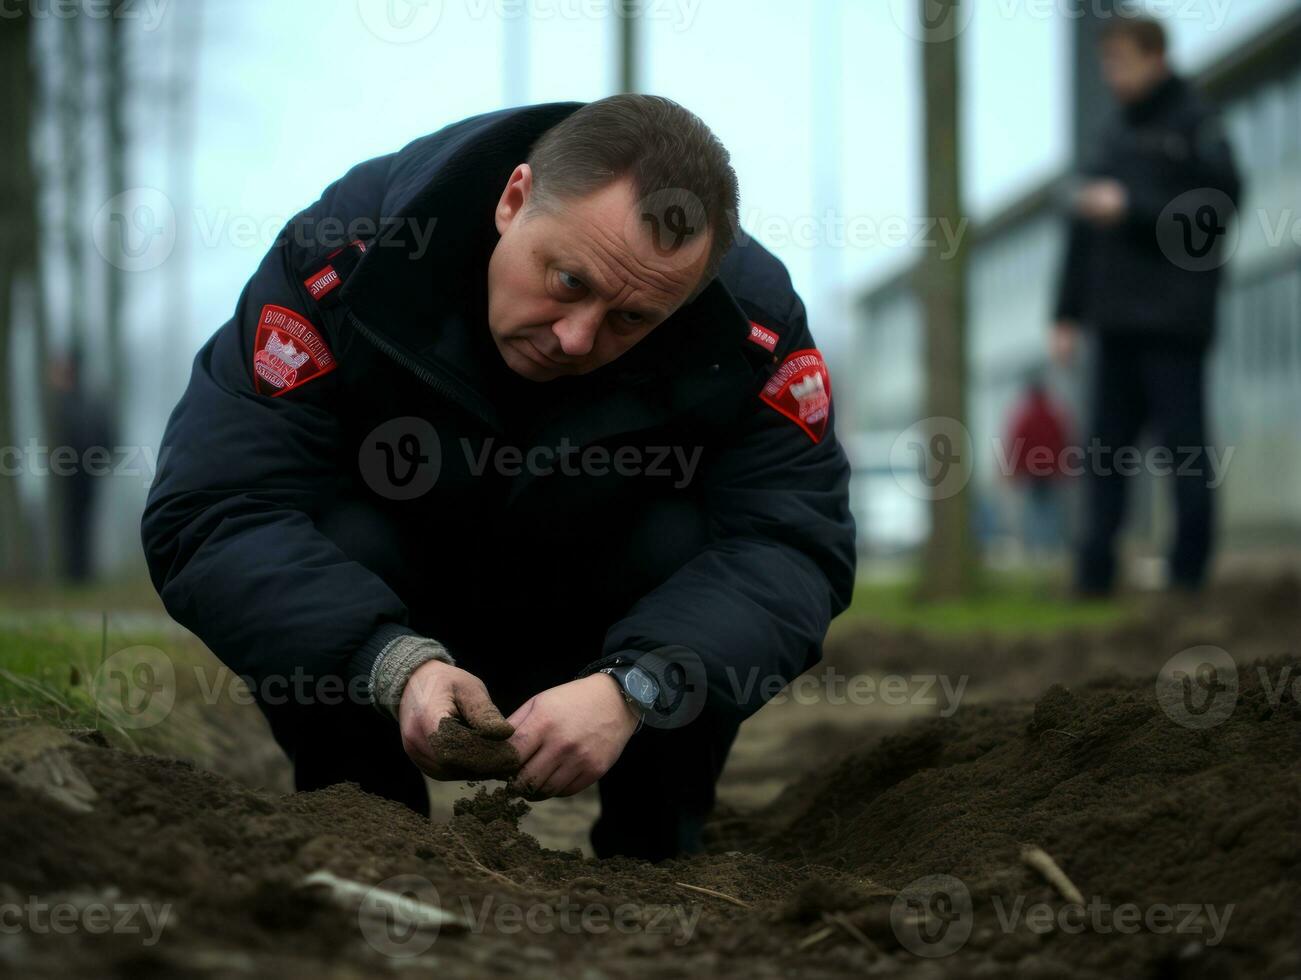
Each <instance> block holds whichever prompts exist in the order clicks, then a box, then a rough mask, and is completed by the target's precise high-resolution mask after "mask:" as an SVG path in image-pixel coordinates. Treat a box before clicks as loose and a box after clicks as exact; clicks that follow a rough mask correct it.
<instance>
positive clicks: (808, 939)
mask: <svg viewBox="0 0 1301 980" xmlns="http://www.w3.org/2000/svg"><path fill="white" fill-rule="evenodd" d="M835 931H836V930H835V929H833V928H832V927H831V926H823V927H822V928H821V929H818V930H816V931H814V932H811V933H809V934H808V935H807V936H805V937H804V938H803V939H801V940H800V941H799V942H798V943H796V944H795V949H796V950H797V951H798V950H802V949H808V948H809V947H810V946H816V945H817V944H818V943H820V942H822V940H824V939H826V938H827V937H828V936H830V935H831V934H832V933H833V932H835Z"/></svg>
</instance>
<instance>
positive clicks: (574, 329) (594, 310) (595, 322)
mask: <svg viewBox="0 0 1301 980" xmlns="http://www.w3.org/2000/svg"><path fill="white" fill-rule="evenodd" d="M604 315H605V311H604V310H602V309H601V308H600V307H598V306H584V307H583V308H582V309H580V310H574V311H573V312H572V313H570V314H569V315H568V316H565V317H562V318H561V319H559V320H557V321H556V322H555V323H554V324H552V327H551V330H552V332H553V333H554V334H555V335H556V339H557V340H559V341H560V349H561V350H562V351H564V352H565V356H566V357H584V356H586V355H587V354H590V353H591V352H592V348H593V347H594V346H595V345H596V333H597V331H598V330H600V329H601V320H602V319H603V318H604Z"/></svg>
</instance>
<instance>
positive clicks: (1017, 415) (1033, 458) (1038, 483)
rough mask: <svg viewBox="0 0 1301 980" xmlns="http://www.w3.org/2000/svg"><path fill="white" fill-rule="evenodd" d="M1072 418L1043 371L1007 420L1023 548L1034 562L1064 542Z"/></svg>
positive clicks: (1010, 470)
mask: <svg viewBox="0 0 1301 980" xmlns="http://www.w3.org/2000/svg"><path fill="white" fill-rule="evenodd" d="M1070 429H1071V425H1070V417H1069V415H1068V413H1067V411H1066V408H1065V406H1063V405H1062V404H1061V403H1060V402H1059V401H1058V400H1057V399H1055V398H1054V397H1053V396H1052V395H1051V394H1050V393H1049V391H1048V387H1047V385H1046V384H1045V383H1044V379H1043V377H1042V376H1041V375H1040V374H1039V373H1035V374H1032V375H1030V377H1029V378H1028V379H1027V381H1026V386H1025V390H1024V391H1023V392H1022V394H1021V397H1020V399H1019V400H1018V401H1017V402H1016V404H1015V405H1013V407H1012V411H1011V412H1010V413H1009V414H1008V421H1007V448H1006V450H1005V455H1006V458H1007V461H1008V464H1009V465H1008V470H1007V475H1008V478H1009V480H1011V481H1012V482H1013V483H1014V484H1015V486H1016V487H1017V489H1018V490H1019V500H1018V505H1019V506H1018V514H1019V518H1020V522H1019V523H1020V531H1021V547H1022V550H1023V552H1024V553H1025V556H1026V557H1027V558H1028V559H1030V560H1031V561H1038V562H1042V561H1044V560H1045V559H1050V558H1052V557H1053V556H1054V555H1055V554H1056V553H1057V552H1058V551H1059V550H1060V549H1061V547H1062V544H1063V542H1064V541H1065V534H1064V530H1065V518H1064V515H1065V508H1064V507H1063V501H1062V477H1063V472H1062V462H1063V458H1064V455H1063V454H1064V453H1065V452H1066V448H1067V445H1068V444H1069V440H1070Z"/></svg>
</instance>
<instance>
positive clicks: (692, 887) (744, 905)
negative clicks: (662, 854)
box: [673, 881, 754, 909]
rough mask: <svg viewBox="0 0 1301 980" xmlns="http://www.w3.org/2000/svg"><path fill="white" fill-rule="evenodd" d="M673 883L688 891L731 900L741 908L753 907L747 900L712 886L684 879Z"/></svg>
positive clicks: (726, 900)
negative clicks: (726, 893) (734, 896)
mask: <svg viewBox="0 0 1301 980" xmlns="http://www.w3.org/2000/svg"><path fill="white" fill-rule="evenodd" d="M673 884H675V885H677V886H678V887H679V888H685V889H687V890H688V891H693V892H699V893H700V894H702V895H711V896H713V897H714V898H721V899H722V900H723V901H724V902H731V903H732V904H733V905H739V906H741V908H743V909H752V908H754V906H753V905H751V904H750V903H749V902H745V901H742V900H741V899H739V898H733V897H732V896H731V895H724V894H723V893H722V892H716V891H714V889H712V888H704V887H702V886H700V885H688V884H687V883H686V882H685V881H675V882H673Z"/></svg>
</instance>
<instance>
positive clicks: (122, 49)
mask: <svg viewBox="0 0 1301 980" xmlns="http://www.w3.org/2000/svg"><path fill="white" fill-rule="evenodd" d="M125 2H126V0H113V5H112V8H111V16H109V17H108V18H107V29H106V36H105V45H106V49H105V66H106V69H107V80H108V84H107V91H106V93H105V97H106V102H105V106H104V121H105V129H106V134H107V141H108V145H107V147H106V152H105V175H106V178H107V182H108V188H107V189H108V196H109V197H110V198H112V197H115V196H117V195H118V194H121V193H122V192H123V191H125V190H126V189H127V177H126V170H127V160H126V156H127V133H126V102H127V94H128V93H127V70H126V39H125V30H126V23H127V22H126V20H125V19H124V18H123V17H122V7H123V5H124V3H125ZM110 237H111V238H112V239H113V241H114V245H113V248H114V249H120V248H121V247H122V242H121V241H120V236H117V235H114V236H110ZM125 261H126V257H125V255H121V254H119V255H116V256H114V259H113V260H112V261H110V262H109V264H108V268H107V270H106V272H107V275H108V279H107V287H106V296H105V302H104V306H105V318H104V341H105V345H106V347H107V351H106V358H107V361H108V386H107V389H106V391H105V395H106V398H105V401H106V404H108V405H109V406H110V407H109V430H110V431H111V432H112V433H113V434H114V436H115V437H116V436H117V434H119V433H120V432H121V425H122V422H123V419H124V417H125V401H126V394H127V392H129V391H130V390H131V389H130V382H131V379H130V377H129V374H130V370H129V365H128V362H127V356H126V344H125V338H124V337H123V329H122V324H123V318H124V309H123V306H124V302H125V296H126V288H125V287H126V281H125V275H124V272H123V267H124V263H125Z"/></svg>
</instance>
